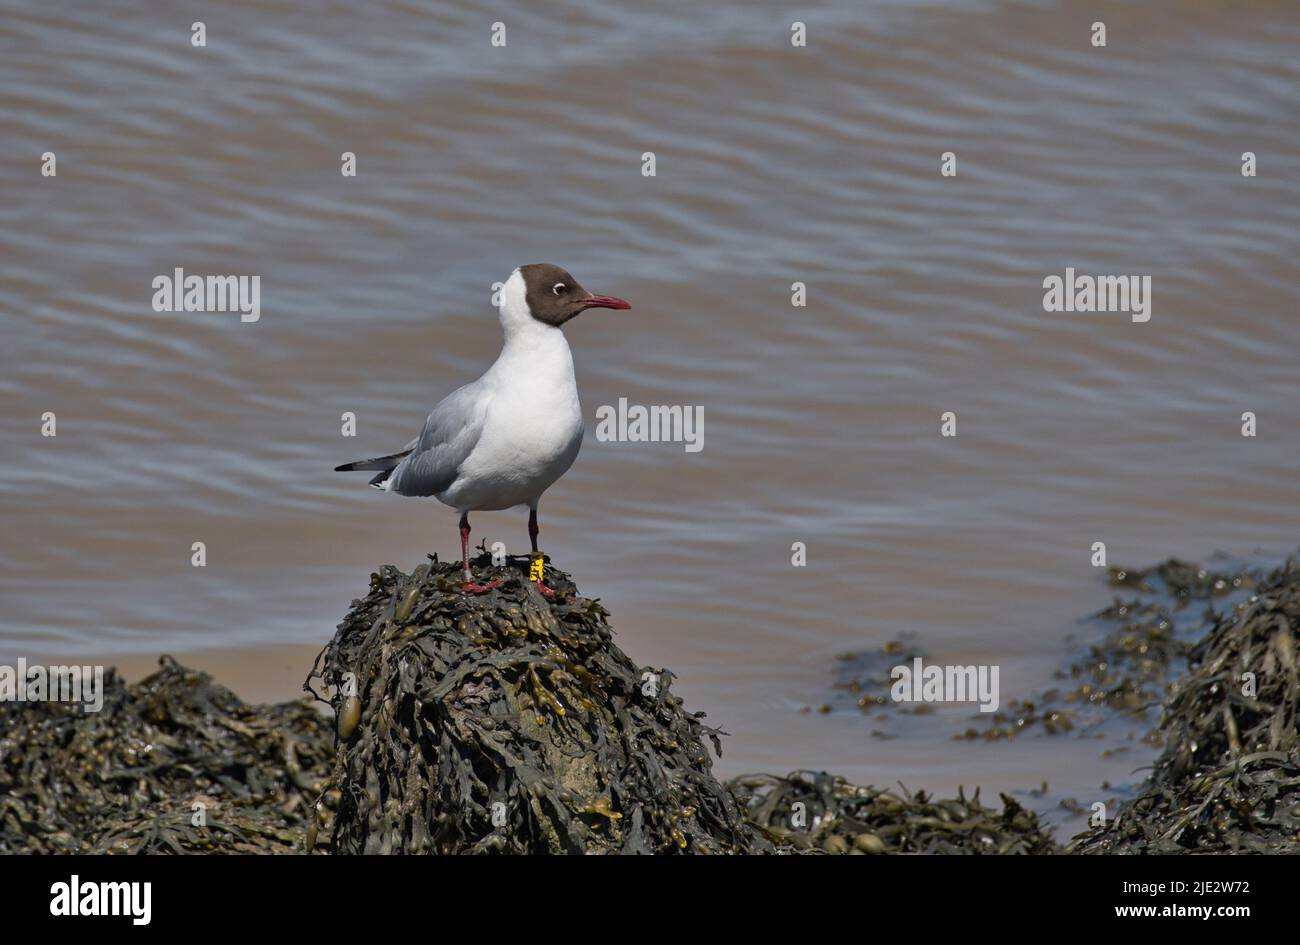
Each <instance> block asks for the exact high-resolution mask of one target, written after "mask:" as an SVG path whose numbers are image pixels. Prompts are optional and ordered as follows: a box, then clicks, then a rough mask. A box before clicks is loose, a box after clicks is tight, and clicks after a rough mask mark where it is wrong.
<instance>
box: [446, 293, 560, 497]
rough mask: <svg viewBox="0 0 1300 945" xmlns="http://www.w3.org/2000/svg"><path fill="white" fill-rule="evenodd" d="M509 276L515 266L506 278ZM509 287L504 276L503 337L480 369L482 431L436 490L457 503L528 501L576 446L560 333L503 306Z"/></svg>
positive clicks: (508, 301) (548, 483) (507, 304)
mask: <svg viewBox="0 0 1300 945" xmlns="http://www.w3.org/2000/svg"><path fill="white" fill-rule="evenodd" d="M517 278H519V277H518V274H517V273H516V275H515V276H512V277H511V281H514V280H515V279H517ZM520 282H521V283H522V279H520ZM511 289H512V286H511V285H510V283H509V282H508V283H507V284H506V288H505V290H503V292H504V293H506V298H505V300H504V301H503V304H502V313H501V316H502V317H501V321H502V325H503V327H504V328H505V345H504V346H503V347H502V350H501V355H500V356H499V357H498V358H497V360H496V363H495V364H493V365H492V367H491V368H489V369H488V372H487V374H485V375H484V377H483V380H484V382H485V385H484V386H485V395H486V396H487V397H488V404H487V413H486V416H485V418H484V423H483V434H482V436H481V437H480V438H479V441H478V444H477V445H476V446H475V448H474V450H473V452H471V453H470V455H469V456H468V457H467V458H466V460H465V462H464V463H463V464H462V465H461V469H460V475H459V477H457V479H456V481H455V482H454V483H452V485H451V486H450V487H449V488H448V489H447V490H446V491H445V492H442V493H440V494H439V495H438V498H439V499H440V500H441V501H442V502H445V503H446V504H447V505H450V506H453V507H454V508H456V509H458V510H460V511H473V510H476V509H479V510H491V509H507V508H510V507H512V506H516V505H533V506H535V505H536V504H537V501H538V499H540V498H541V495H542V493H543V492H545V491H546V490H547V489H548V488H550V487H551V486H552V485H553V484H554V483H555V481H556V480H557V479H559V478H560V477H561V476H562V475H564V473H565V472H567V471H568V469H569V467H570V466H572V465H573V461H574V459H575V458H576V457H577V455H578V450H579V448H581V446H582V429H583V423H582V406H581V404H579V402H578V386H577V383H576V381H575V380H574V376H573V356H572V354H571V353H570V351H569V345H568V342H567V341H566V340H565V338H564V333H563V332H562V331H560V329H558V328H555V327H553V326H551V325H545V324H543V323H541V322H539V321H537V320H536V319H534V318H532V316H531V315H528V316H527V317H526V318H518V317H516V316H517V315H518V314H520V313H517V312H508V311H507V309H508V308H513V305H512V304H511V303H512V302H513V301H514V299H512V298H511V297H510V296H511V295H512V294H513V293H511ZM518 302H519V303H520V304H522V293H520V294H519V298H518ZM524 311H525V313H526V312H527V308H526V306H525V307H524Z"/></svg>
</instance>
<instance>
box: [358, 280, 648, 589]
mask: <svg viewBox="0 0 1300 945" xmlns="http://www.w3.org/2000/svg"><path fill="white" fill-rule="evenodd" d="M631 307H632V306H630V305H628V303H626V302H624V301H623V300H622V299H616V298H614V297H613V296H609V295H593V294H591V293H590V292H588V291H587V290H586V289H584V288H583V287H582V286H581V285H579V284H578V281H577V280H576V279H574V278H573V276H571V275H569V274H568V273H567V272H565V271H564V270H563V269H561V268H560V267H559V266H552V265H550V264H549V263H535V264H532V265H527V266H520V267H519V268H518V269H516V270H515V271H514V272H513V273H511V274H510V278H509V279H507V280H506V282H505V284H504V285H503V286H502V289H501V306H500V313H501V329H502V334H503V335H504V338H505V340H504V343H503V344H502V346H501V354H500V355H498V356H497V359H496V362H495V363H494V364H493V365H492V366H491V367H490V368H488V369H487V372H486V373H485V374H484V375H483V376H482V377H480V378H479V379H478V380H476V381H474V382H473V383H470V384H466V385H465V386H464V387H461V388H459V389H458V390H455V391H453V392H452V393H450V394H448V395H447V396H446V397H445V398H443V400H442V402H441V403H439V404H438V406H436V407H434V408H433V411H432V412H431V413H430V414H429V417H428V419H427V420H425V421H424V429H423V430H421V431H420V435H419V436H417V437H416V438H415V439H414V440H412V441H411V442H410V443H407V444H406V446H405V447H404V448H403V449H402V451H401V452H400V453H393V454H392V455H390V456H380V457H378V458H376V459H366V460H361V461H360V462H355V463H345V464H344V465H342V466H339V467H337V470H336V471H338V472H348V471H351V470H357V469H365V470H378V472H379V475H377V476H375V477H374V478H373V479H371V480H370V484H371V485H372V486H374V487H375V488H377V489H383V490H385V491H387V492H396V493H397V494H398V495H410V496H433V497H435V498H436V499H437V500H438V501H439V502H441V503H443V504H444V505H449V506H451V507H452V508H454V509H455V510H456V511H458V512H460V550H461V561H462V564H463V567H464V569H465V584H464V589H465V590H467V591H471V592H477V591H486V590H489V589H491V588H492V587H495V586H496V585H497V584H499V583H500V581H493V582H492V583H491V584H475V583H474V582H473V575H472V574H471V573H470V567H469V513H470V512H477V511H489V510H497V509H509V508H513V507H514V506H516V505H527V506H528V510H529V511H528V537H529V539H531V541H532V545H533V553H534V554H536V553H537V533H538V531H539V529H538V527H537V503H538V502H539V501H540V500H541V498H542V493H543V492H545V491H546V490H547V489H549V488H550V487H551V486H552V485H553V484H554V483H555V481H556V480H557V479H559V478H560V477H561V476H563V475H564V474H565V473H566V472H567V471H568V469H569V467H570V466H572V465H573V460H574V459H575V458H576V457H577V455H578V449H579V448H580V447H581V446H582V426H583V424H582V406H581V405H580V404H579V403H578V385H577V382H576V381H575V380H574V377H573V356H572V355H571V354H570V353H569V343H568V342H567V341H566V340H565V338H564V332H563V331H561V330H560V326H561V325H563V324H564V323H565V322H567V321H568V320H569V319H571V318H573V316H575V315H577V314H578V313H579V312H582V311H585V310H586V309H589V308H615V309H626V308H631ZM538 587H539V589H540V590H542V591H543V592H544V593H547V594H550V593H551V591H550V589H549V588H547V587H546V585H545V584H541V583H540V582H539V584H538Z"/></svg>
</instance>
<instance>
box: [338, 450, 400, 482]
mask: <svg viewBox="0 0 1300 945" xmlns="http://www.w3.org/2000/svg"><path fill="white" fill-rule="evenodd" d="M412 452H414V449H413V448H410V449H404V450H402V452H400V453H393V454H392V455H390V456H377V457H375V458H374V459H359V460H357V461H356V462H355V463H344V464H343V465H342V466H335V467H334V471H335V472H356V471H360V470H365V471H367V472H369V471H371V470H375V469H377V470H379V475H378V476H375V478H373V479H371V480H370V484H371V485H372V486H374V487H375V488H376V489H382V488H384V480H386V479H387V478H388V477H389V476H390V475H392V472H393V470H394V469H396V468H397V466H398V464H399V463H400V462H401V461H402V460H403V459H405V458H406V457H407V456H410V455H411V453H412Z"/></svg>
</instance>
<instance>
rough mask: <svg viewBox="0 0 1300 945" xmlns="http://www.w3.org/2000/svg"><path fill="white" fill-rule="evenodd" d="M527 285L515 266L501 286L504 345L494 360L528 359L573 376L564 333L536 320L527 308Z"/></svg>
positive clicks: (541, 365)
mask: <svg viewBox="0 0 1300 945" xmlns="http://www.w3.org/2000/svg"><path fill="white" fill-rule="evenodd" d="M527 291H528V290H527V287H526V286H525V285H524V277H523V274H522V273H520V271H519V270H518V269H516V270H515V271H514V272H512V273H511V274H510V278H509V279H507V280H506V282H505V285H504V286H502V288H501V308H500V309H499V311H500V315H501V334H502V336H503V339H504V344H502V346H501V356H500V358H498V359H497V360H498V361H514V360H516V359H518V360H520V361H531V362H533V364H534V365H535V366H536V368H540V369H541V370H543V371H547V372H548V373H549V372H558V373H560V374H567V375H568V377H570V378H572V377H573V355H572V354H571V353H570V352H569V342H568V340H567V339H566V338H565V337H564V332H562V331H561V330H560V329H559V328H557V327H555V326H554V325H548V324H546V323H545V322H539V321H538V320H537V319H535V318H533V313H532V312H531V311H530V310H529V308H528V299H527Z"/></svg>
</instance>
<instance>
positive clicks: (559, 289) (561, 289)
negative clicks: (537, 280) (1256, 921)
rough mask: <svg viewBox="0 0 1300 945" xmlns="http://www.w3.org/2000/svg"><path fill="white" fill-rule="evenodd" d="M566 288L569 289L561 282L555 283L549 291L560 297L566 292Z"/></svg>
mask: <svg viewBox="0 0 1300 945" xmlns="http://www.w3.org/2000/svg"><path fill="white" fill-rule="evenodd" d="M568 288H569V287H568V286H566V285H565V284H564V283H563V282H557V283H555V285H553V286H551V291H552V292H554V293H555V294H556V295H560V294H561V293H563V292H564V291H566V290H567V289H568Z"/></svg>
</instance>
